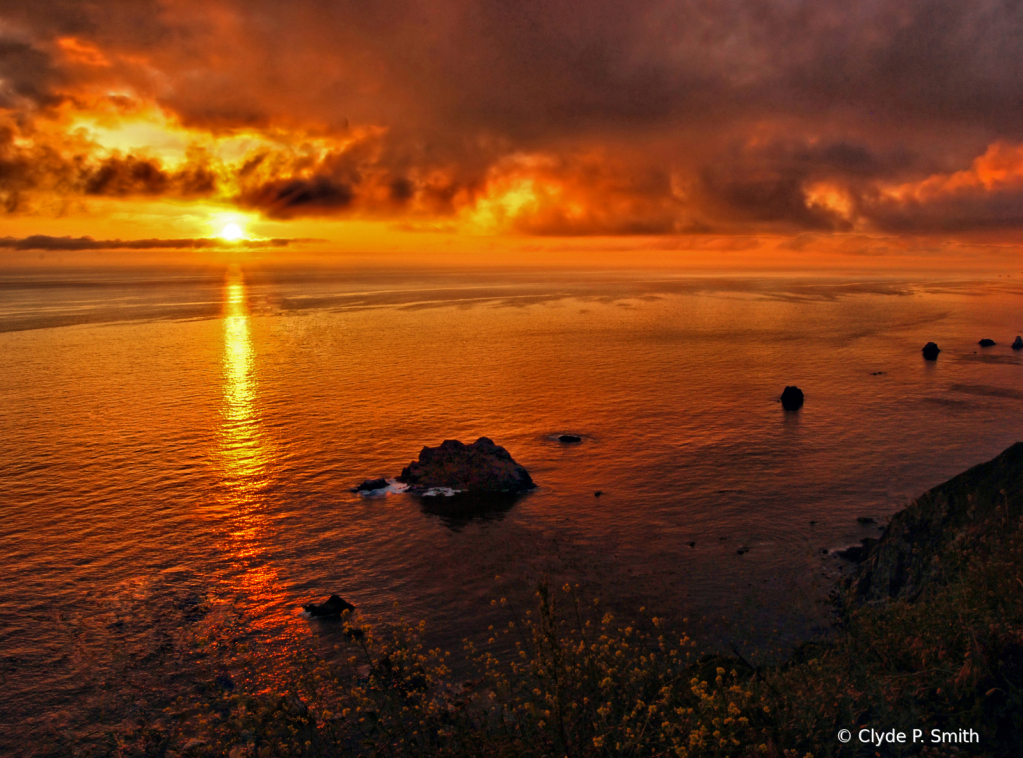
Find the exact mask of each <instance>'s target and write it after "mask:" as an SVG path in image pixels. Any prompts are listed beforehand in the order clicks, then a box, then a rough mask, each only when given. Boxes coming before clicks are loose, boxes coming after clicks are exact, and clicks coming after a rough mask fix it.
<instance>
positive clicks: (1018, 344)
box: [1012, 334, 1023, 350]
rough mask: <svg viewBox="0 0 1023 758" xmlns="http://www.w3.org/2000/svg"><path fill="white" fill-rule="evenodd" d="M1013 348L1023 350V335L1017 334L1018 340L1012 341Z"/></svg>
mask: <svg viewBox="0 0 1023 758" xmlns="http://www.w3.org/2000/svg"><path fill="white" fill-rule="evenodd" d="M1012 349H1013V350H1023V337H1020V336H1019V335H1018V334H1017V335H1016V341H1015V342H1013V343H1012Z"/></svg>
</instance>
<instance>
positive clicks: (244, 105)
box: [0, 0, 1023, 234]
mask: <svg viewBox="0 0 1023 758" xmlns="http://www.w3.org/2000/svg"><path fill="white" fill-rule="evenodd" d="M0 21H2V22H4V23H2V24H0V78H2V80H3V84H2V85H0V107H6V108H9V109H12V108H20V107H22V106H20V105H17V104H16V102H22V101H24V102H31V103H34V104H36V107H44V106H45V105H46V104H47V103H54V102H59V101H60V100H61V98H66V97H74V96H76V93H78V92H80V91H81V92H84V91H87V90H88V91H94V90H96V89H97V88H99V89H102V88H103V87H106V88H107V89H111V88H112V89H116V90H120V89H122V88H126V89H130V90H131V91H132V92H133V93H135V96H137V97H139V98H143V99H145V98H148V99H152V100H155V101H156V102H158V103H160V104H161V106H162V107H164V108H166V109H168V110H169V111H172V112H173V113H175V114H177V116H178V117H179V118H180V119H181V120H182V122H183V123H184V124H185V125H188V126H192V127H196V128H205V129H210V130H215V131H223V130H231V129H238V128H242V127H245V128H250V129H258V130H276V132H275V133H280V131H281V130H285V131H286V130H297V131H300V132H303V133H309V132H313V133H318V134H322V135H326V136H328V137H330V138H333V139H336V140H338V141H339V142H341V143H344V145H343V146H342V147H338V148H337V149H336V150H333V151H332V152H330V154H328V155H325V156H324V155H319V156H317V157H314V158H310V159H309V160H308V162H307V164H306V165H302V164H301V162H299V161H296V160H294V159H293V158H288V159H286V160H282V159H280V157H279V156H277V157H275V156H273V155H270V154H265V153H264V154H260V155H256V156H250V157H249V158H250V160H249V162H248V163H245V164H243V165H241V166H240V167H236V168H235V169H233V174H232V176H231V177H228V179H230V180H231V181H233V182H235V183H236V185H237V190H236V192H235V195H234V197H235V200H236V202H237V203H238V204H239V205H240V206H243V207H246V208H251V209H256V210H259V211H261V212H263V213H265V214H266V215H269V216H274V217H279V218H290V217H294V216H302V215H374V214H377V215H385V216H394V215H400V214H403V213H408V214H420V215H421V214H431V213H432V214H442V215H443V214H452V213H455V212H456V211H457V210H458V209H459V208H464V207H466V206H467V205H473V204H475V203H478V202H480V200H481V198H486V197H487V196H488V193H490V192H492V188H493V186H495V185H501V180H502V175H501V172H502V170H503V169H502V167H503V166H506V164H507V163H508V159H509V157H513V156H516V155H522V154H529V155H542V156H547V157H551V158H552V159H553V160H554V161H555V163H558V162H560V163H559V165H560V166H562V170H561V173H558V172H557V171H556V170H546V169H545V171H542V172H540V173H541V175H542V177H543V185H542V186H541V185H539V184H538V185H536V186H535V187H534V189H535V192H536V199H535V201H534V202H532V203H531V204H529V205H527V206H524V207H523V208H521V209H519V210H518V211H517V212H515V213H513V214H510V217H509V221H510V223H511V225H512V227H513V228H516V229H519V230H521V231H525V232H529V233H537V234H610V233H634V234H640V233H642V234H663V233H679V232H685V231H698V230H703V229H711V228H713V229H717V230H722V231H727V230H728V229H729V228H732V227H734V226H739V227H742V228H743V229H744V230H747V231H748V230H750V229H751V228H754V229H755V228H758V227H765V228H771V229H791V230H794V231H798V230H838V231H841V230H843V229H848V228H851V227H854V226H858V225H864V224H866V225H868V226H869V225H874V226H877V227H879V228H884V229H891V230H897V229H906V230H910V229H912V230H927V229H933V230H936V231H937V230H969V229H972V228H992V227H999V228H1015V227H1018V226H1019V225H1020V224H1021V223H1023V221H1021V219H1020V218H1019V216H1020V214H1019V211H1018V206H1017V205H1015V203H1016V196H1015V194H1013V193H1014V192H1015V191H1014V190H1010V189H1006V188H1001V189H996V190H994V191H989V189H988V188H982V189H979V190H976V191H972V192H969V193H958V194H956V193H945V194H943V195H941V196H940V197H939V196H936V195H927V196H913V195H911V194H909V195H907V194H905V193H904V194H903V195H899V196H896V195H892V194H891V193H889V192H888V191H887V188H888V187H889V186H891V185H902V184H905V183H912V182H921V181H924V180H925V179H927V177H929V176H932V175H941V174H950V173H954V172H956V171H959V170H962V169H965V168H966V167H968V166H969V165H970V164H971V162H972V161H973V160H974V159H975V158H977V156H979V155H981V154H983V153H984V152H985V150H986V149H987V148H988V146H989V145H991V144H992V143H995V142H998V141H1002V142H1006V143H1017V142H1020V141H1023V3H1020V2H1017V1H1015V0H975V1H974V2H969V3H965V2H961V0H927V1H924V0H901V1H898V0H887V1H885V2H882V1H881V0H864V1H863V2H858V3H848V2H839V0H773V1H772V0H713V1H712V0H633V2H628V3H624V2H618V1H612V0H545V1H541V0H518V1H517V2H507V1H497V2H495V1H489V2H483V1H482V0H451V2H446V3H436V2H428V1H427V0H379V1H378V2H373V3H369V2H337V1H336V0H293V2H289V3H280V2H277V1H276V0H244V2H243V1H242V0H203V1H202V2H198V0H162V1H161V2H157V0H145V1H144V2H143V1H140V2H134V1H129V0H97V2H93V3H88V4H85V3H80V2H71V1H70V0H36V1H35V2H27V1H26V0H9V2H7V3H5V5H4V8H3V10H0ZM6 30H14V31H6ZM4 35H6V36H4ZM69 39H70V40H72V41H71V42H68V40H69ZM61 40H64V42H63V43H61V42H60V41H61ZM61 45H63V47H62V46H61ZM93 50H94V51H96V52H95V53H93V52H90V51H93ZM107 85H109V86H107ZM115 85H116V86H115ZM90 88H92V89H91V90H90ZM362 126H373V127H379V129H380V132H379V135H378V137H376V138H375V139H374V140H361V141H360V140H359V139H356V140H355V141H354V142H353V143H349V142H346V140H347V139H348V137H349V135H350V134H351V133H352V130H353V129H356V128H357V127H362ZM0 149H2V145H0ZM595 151H597V152H600V153H601V154H602V155H604V156H606V157H607V158H608V160H609V161H610V163H611V164H613V166H614V171H615V172H616V175H615V176H610V175H608V174H607V172H605V173H604V174H602V175H600V176H599V177H597V178H594V177H592V176H589V175H587V174H586V173H585V172H580V171H579V170H577V166H578V163H579V160H577V156H579V155H587V154H590V153H593V152H595ZM2 160H4V159H3V158H2V156H0V161H2ZM32 160H44V157H43V156H40V157H38V158H32ZM95 163H96V161H91V162H90V169H89V172H87V174H86V175H84V176H83V175H82V174H81V173H80V172H79V173H78V174H75V177H76V179H75V181H71V182H70V183H69V182H67V181H63V182H61V183H59V184H60V186H61V187H64V188H65V189H66V190H67V191H77V192H83V193H86V194H89V193H95V194H104V195H111V196H139V195H142V196H145V195H160V194H175V195H179V196H195V195H204V194H210V193H212V192H215V191H217V189H218V188H219V187H220V184H218V175H217V174H216V173H215V172H214V171H213V170H212V169H207V170H206V172H205V173H203V171H201V170H199V171H198V172H195V171H193V173H192V174H190V175H189V176H188V177H185V176H179V175H171V173H169V171H168V169H167V168H166V167H163V166H161V165H160V164H158V163H156V162H154V161H152V160H150V159H148V158H144V157H135V158H132V157H131V156H128V157H124V156H121V157H117V158H111V159H109V160H108V162H107V163H106V164H104V165H102V166H100V167H99V168H97V167H96V166H95ZM8 164H9V165H7V168H6V169H5V168H4V165H5V164H3V163H0V195H2V197H3V198H4V202H5V205H6V206H7V208H8V210H10V209H11V208H20V207H22V205H23V203H22V198H23V196H24V194H25V192H26V191H28V189H30V188H31V187H34V186H39V185H40V183H41V182H40V180H38V177H37V178H36V180H32V179H31V178H30V177H29V175H30V174H32V172H33V171H36V173H38V172H39V171H42V170H43V169H34V168H29V167H22V168H18V166H16V165H14V162H12V161H10V160H9V161H8ZM62 170H65V171H66V170H68V169H66V168H65V169H62ZM517 170H518V169H516V171H517ZM5 171H6V174H4V173H3V172H5ZM652 176H658V177H659V178H658V179H657V180H656V181H652V180H651V179H650V177H652ZM19 177H20V178H19ZM26 177H29V178H26ZM51 184H52V185H53V186H56V185H57V184H58V183H57V182H51ZM824 185H826V186H827V187H829V188H830V190H829V191H831V192H833V193H839V194H841V196H842V198H844V199H843V200H842V202H841V203H839V204H835V203H831V204H830V205H829V204H828V202H824V201H821V200H820V199H819V196H820V192H819V191H818V189H815V188H819V186H824ZM502 186H503V185H502ZM602 193H605V194H602ZM607 193H609V194H607ZM836 196H837V195H836ZM569 201H571V202H569Z"/></svg>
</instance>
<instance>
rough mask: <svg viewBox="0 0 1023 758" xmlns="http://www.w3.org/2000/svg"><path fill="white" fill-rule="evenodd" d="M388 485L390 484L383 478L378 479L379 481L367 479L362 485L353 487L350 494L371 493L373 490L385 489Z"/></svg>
mask: <svg viewBox="0 0 1023 758" xmlns="http://www.w3.org/2000/svg"><path fill="white" fill-rule="evenodd" d="M390 484H391V483H390V482H388V481H387V480H386V479H384V478H383V477H380V478H379V479H367V480H366V481H364V482H363V483H362V484H360V485H359V486H358V487H353V488H352V490H351V491H352V492H372V491H373V490H382V489H385V488H387V487H389V486H390Z"/></svg>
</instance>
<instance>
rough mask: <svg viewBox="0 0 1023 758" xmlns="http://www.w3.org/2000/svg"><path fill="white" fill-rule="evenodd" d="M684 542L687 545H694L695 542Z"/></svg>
mask: <svg viewBox="0 0 1023 758" xmlns="http://www.w3.org/2000/svg"><path fill="white" fill-rule="evenodd" d="M686 544H687V545H689V547H696V543H695V542H687V543H686Z"/></svg>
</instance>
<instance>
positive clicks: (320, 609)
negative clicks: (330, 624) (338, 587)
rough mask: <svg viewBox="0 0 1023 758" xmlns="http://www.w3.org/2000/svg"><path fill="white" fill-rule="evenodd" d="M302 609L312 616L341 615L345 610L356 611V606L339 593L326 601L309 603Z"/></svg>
mask: <svg viewBox="0 0 1023 758" xmlns="http://www.w3.org/2000/svg"><path fill="white" fill-rule="evenodd" d="M302 609H303V610H305V611H306V613H308V614H309V615H310V616H317V617H329V616H340V615H341V614H342V613H344V612H345V611H354V610H355V606H354V605H352V604H351V603H349V602H348V601H347V600H343V599H342V598H340V597H338V596H337V595H331V596H330V597H329V598H327V602H325V603H307V604H306V605H303V606H302Z"/></svg>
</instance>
